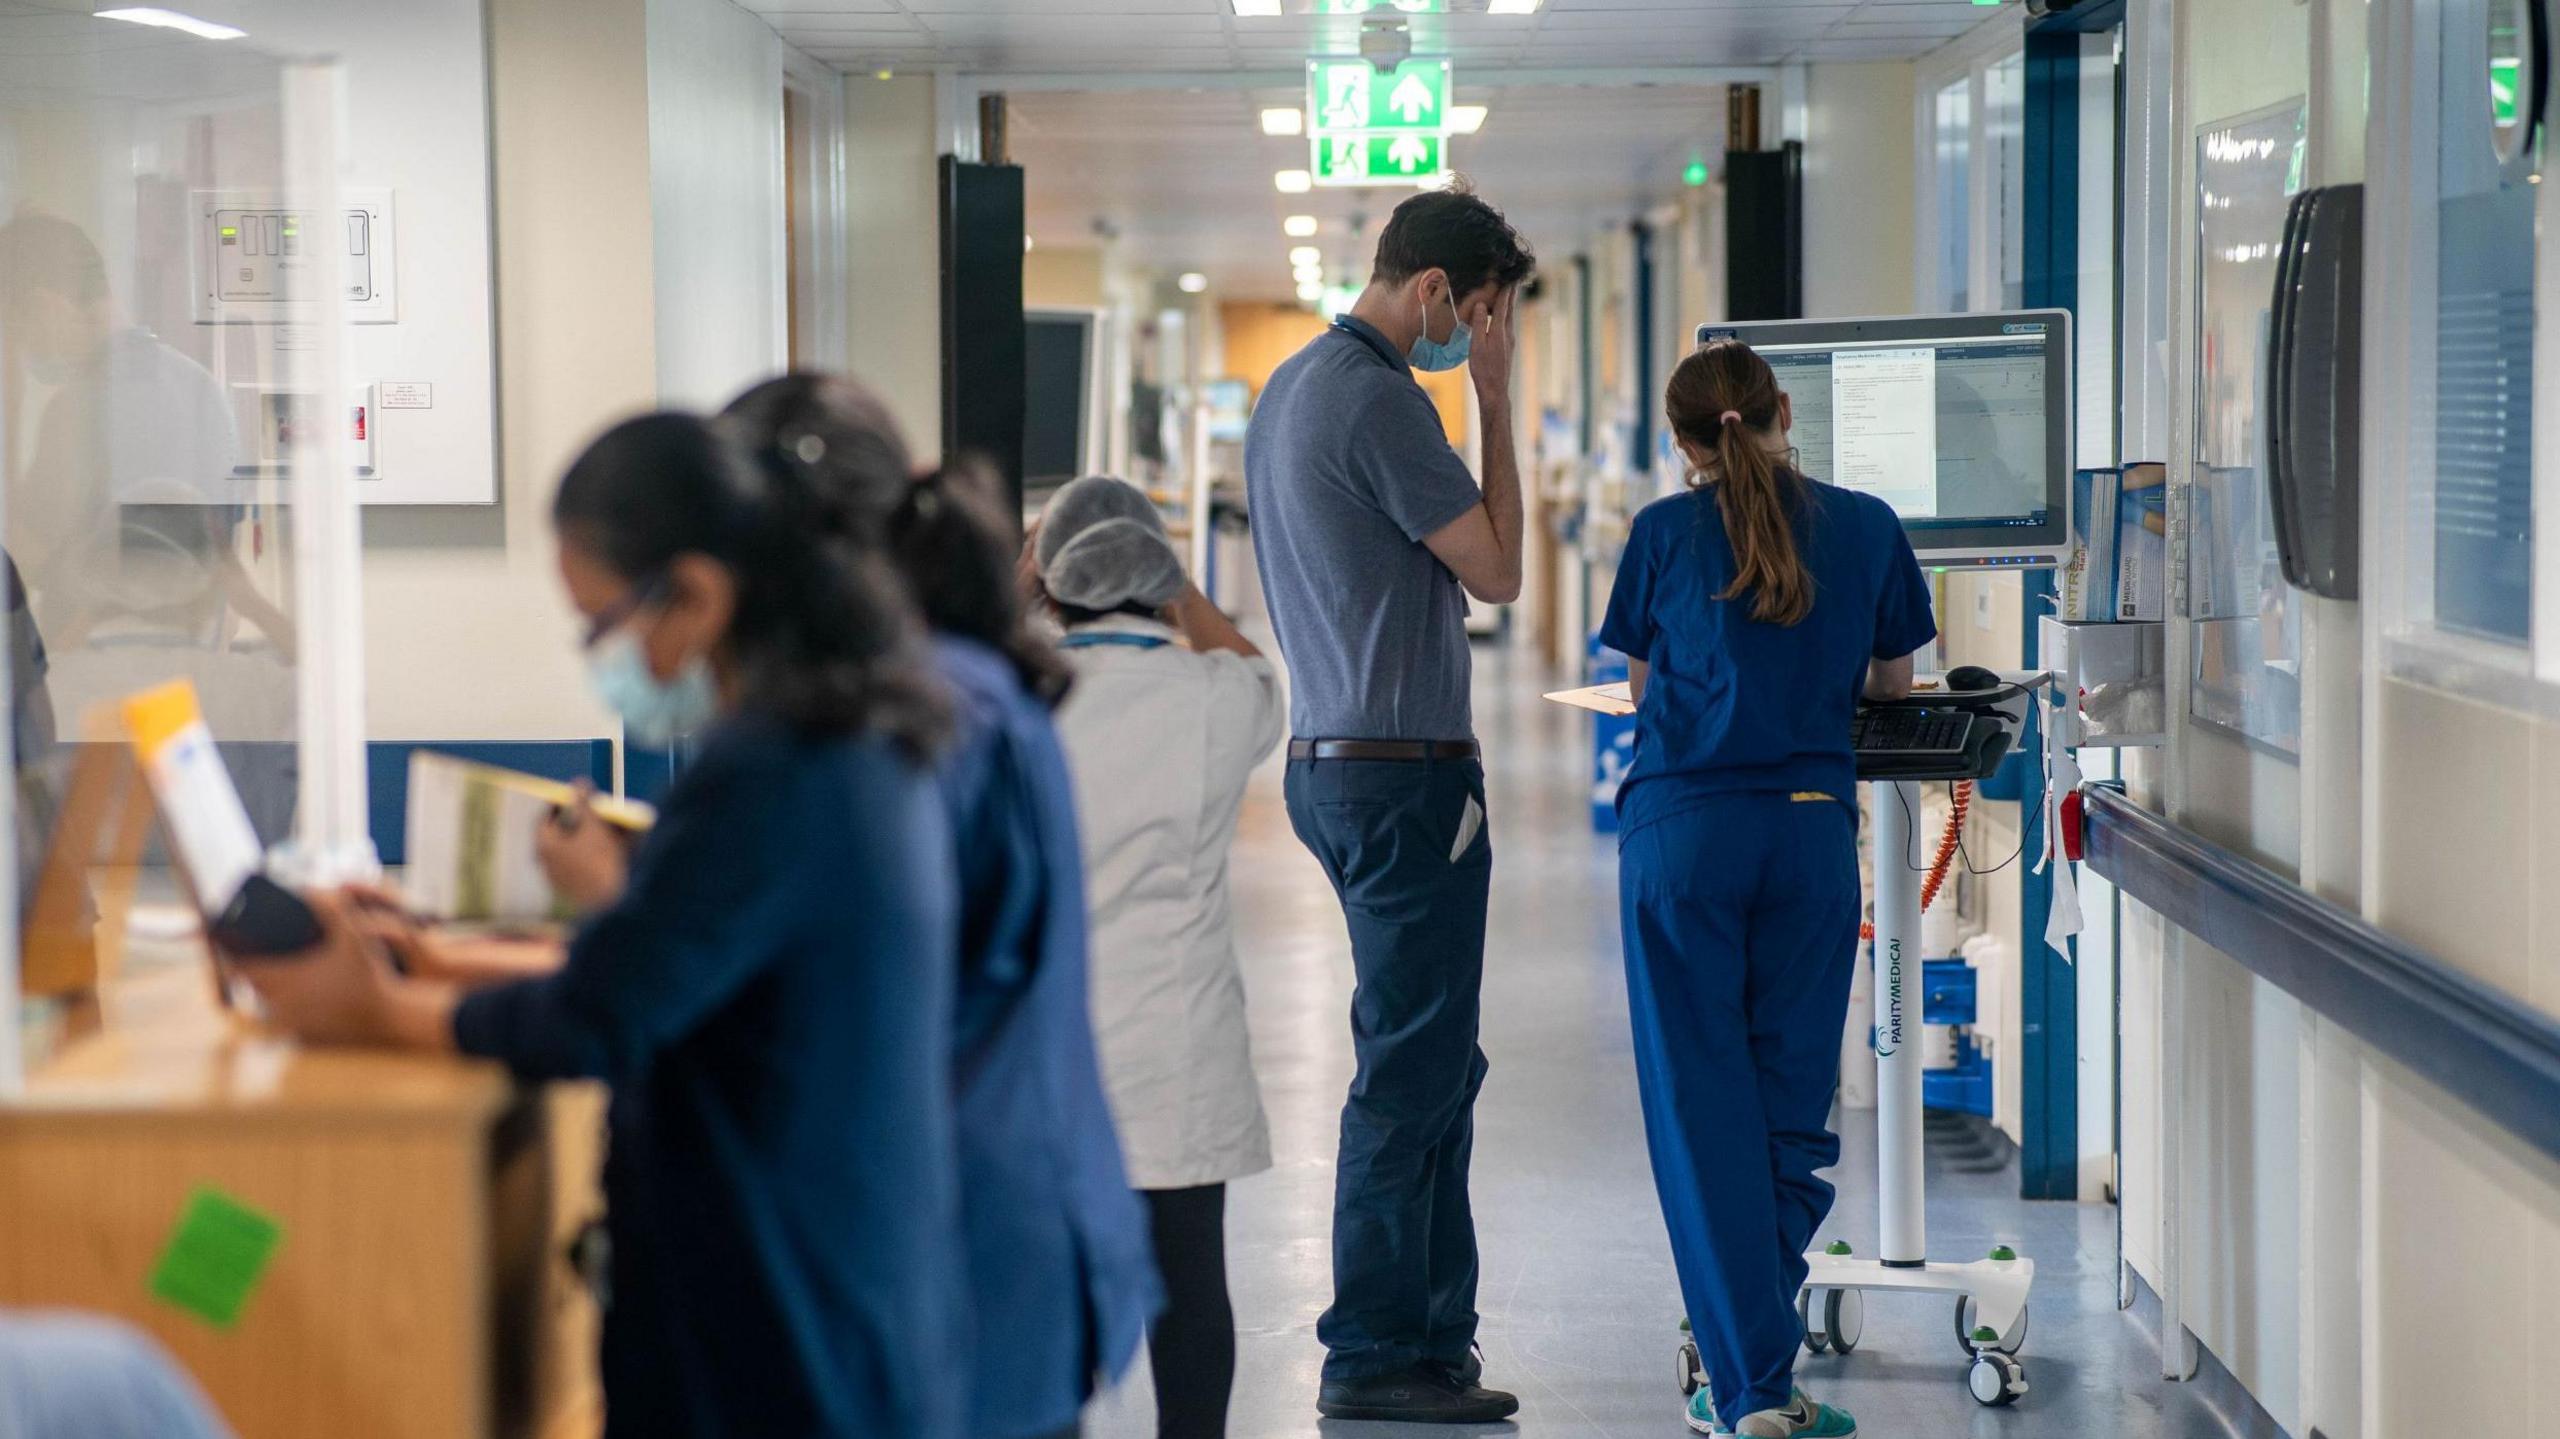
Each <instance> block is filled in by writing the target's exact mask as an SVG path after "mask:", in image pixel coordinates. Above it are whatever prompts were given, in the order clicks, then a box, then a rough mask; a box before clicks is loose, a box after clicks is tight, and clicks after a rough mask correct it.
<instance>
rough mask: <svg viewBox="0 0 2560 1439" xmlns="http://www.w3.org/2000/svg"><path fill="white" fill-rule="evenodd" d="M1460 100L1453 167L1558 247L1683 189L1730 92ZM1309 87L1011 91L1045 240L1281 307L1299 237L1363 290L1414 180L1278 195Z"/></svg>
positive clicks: (1014, 140) (1035, 215)
mask: <svg viewBox="0 0 2560 1439" xmlns="http://www.w3.org/2000/svg"><path fill="white" fill-rule="evenodd" d="M857 83H859V82H857ZM1460 93H1461V95H1462V97H1463V98H1464V99H1465V100H1466V101H1467V102H1468V103H1475V104H1483V105H1485V106H1487V107H1488V108H1489V110H1490V111H1491V114H1490V116H1489V118H1488V119H1487V120H1486V122H1485V127H1484V130H1483V132H1482V133H1480V134H1477V135H1474V136H1457V137H1453V138H1452V139H1451V140H1450V141H1449V146H1450V156H1451V161H1452V163H1453V164H1454V165H1455V166H1456V167H1457V168H1458V169H1459V170H1461V171H1463V172H1464V173H1465V174H1466V175H1467V176H1468V178H1469V179H1470V180H1472V181H1473V182H1474V183H1475V185H1476V187H1477V189H1478V191H1479V192H1481V193H1482V194H1483V195H1484V196H1485V198H1486V199H1488V200H1490V201H1492V202H1493V203H1494V204H1496V205H1498V206H1500V207H1501V208H1502V210H1503V211H1504V213H1505V214H1507V215H1508V216H1509V217H1510V218H1511V221H1512V223H1513V224H1515V225H1517V226H1518V227H1519V228H1520V230H1521V232H1522V233H1523V234H1525V235H1527V236H1528V237H1529V241H1530V243H1531V244H1532V245H1536V246H1540V247H1541V248H1542V249H1543V250H1545V251H1546V252H1547V253H1548V254H1549V255H1550V257H1551V258H1556V259H1561V258H1562V256H1563V254H1564V253H1565V250H1566V249H1567V248H1568V247H1570V246H1572V245H1574V244H1576V243H1578V242H1579V241H1580V240H1581V239H1582V238H1583V237H1584V236H1586V235H1588V234H1589V233H1590V232H1591V231H1592V230H1593V229H1594V228H1595V227H1596V225H1597V224H1598V223H1599V222H1600V221H1602V220H1604V219H1610V220H1614V219H1623V218H1626V217H1628V216H1631V215H1635V214H1637V213H1640V212H1641V211H1643V210H1646V209H1649V208H1651V207H1652V206H1653V205H1655V204H1657V203H1659V202H1660V201H1661V199H1662V198H1663V197H1664V196H1666V195H1670V194H1674V193H1677V192H1678V190H1679V189H1680V184H1681V180H1680V172H1681V171H1682V170H1683V169H1684V168H1686V166H1687V165H1688V163H1689V161H1690V160H1691V159H1692V158H1695V159H1700V160H1704V161H1706V162H1707V163H1708V164H1710V165H1716V164H1718V162H1719V161H1720V160H1721V158H1722V153H1723V133H1724V107H1725V100H1724V91H1723V89H1722V88H1721V87H1719V86H1657V87H1646V88H1633V87H1630V88H1562V87H1556V86H1484V85H1473V86H1465V87H1463V88H1462V89H1461V92H1460ZM1295 98H1297V97H1296V96H1294V94H1293V92H1290V91H1286V90H1282V91H1269V92H1265V91H1254V90H1222V91H1221V90H1211V91H1192V92H1184V91H1152V92H1147V91H1141V92H1122V93H1103V92H1093V91H1082V92H1065V93H1038V94H1021V95H1015V96H1013V97H1012V98H1011V99H1010V100H1009V101H1008V105H1009V115H1010V118H1009V125H1010V129H1011V142H1010V143H1011V150H1012V154H1011V158H1012V159H1013V160H1014V161H1015V162H1016V163H1018V164H1020V165H1022V166H1023V170H1024V176H1025V181H1026V185H1027V188H1028V191H1029V202H1030V225H1031V235H1032V237H1033V239H1034V240H1036V241H1037V242H1039V243H1040V244H1043V245H1061V246H1070V245H1091V244H1093V243H1094V237H1095V233H1096V231H1097V229H1103V230H1107V231H1108V232H1109V233H1111V234H1112V235H1114V236H1115V237H1116V238H1117V240H1118V242H1119V243H1120V244H1121V245H1122V246H1123V247H1124V250H1123V253H1125V254H1127V255H1128V256H1130V257H1131V258H1132V259H1134V260H1136V261H1137V262H1139V263H1141V264H1146V265H1151V266H1154V267H1156V268H1159V269H1162V270H1165V271H1169V272H1170V271H1181V270H1198V271H1200V272H1202V273H1204V274H1206V275H1208V276H1209V277H1210V279H1211V281H1212V282H1213V284H1214V285H1215V286H1216V289H1217V291H1218V293H1220V294H1221V295H1226V296H1230V297H1233V298H1249V299H1269V300H1285V299H1289V298H1291V297H1292V296H1291V291H1292V289H1293V288H1294V282H1293V281H1292V279H1291V277H1290V272H1289V264H1288V252H1289V250H1290V248H1291V247H1293V246H1298V245H1314V246H1315V247H1316V248H1317V249H1318V250H1320V251H1322V252H1323V254H1324V264H1325V269H1326V271H1327V272H1328V274H1327V278H1328V279H1329V280H1332V281H1334V282H1336V283H1357V282H1358V280H1359V279H1361V278H1365V275H1366V272H1367V267H1368V259H1369V249H1370V246H1371V245H1373V244H1374V243H1375V241H1376V237H1377V226H1378V225H1379V224H1380V223H1381V222H1383V221H1384V220H1385V218H1386V214H1387V212H1388V211H1389V210H1391V209H1393V208H1394V207H1395V204H1396V202H1397V201H1399V200H1402V199H1405V198H1407V197H1408V196H1410V195H1411V194H1412V193H1413V191H1412V190H1411V189H1395V188H1381V189H1363V190H1331V189H1326V190H1318V191H1316V192H1314V193H1313V194H1304V195H1283V194H1281V193H1280V192H1279V191H1278V190H1276V189H1275V188H1273V186H1272V183H1271V177H1272V175H1273V173H1274V172H1275V171H1279V170H1284V169H1290V168H1300V167H1304V166H1305V165H1306V163H1307V142H1306V141H1304V140H1291V139H1274V138H1271V137H1267V136H1265V135H1263V134H1262V132H1261V129H1260V125H1259V118H1258V116H1259V109H1260V107H1261V106H1262V105H1265V104H1270V105H1288V104H1290V103H1292V102H1293V99H1295ZM1295 214H1305V215H1314V216H1316V217H1317V219H1318V220H1319V221H1320V222H1321V223H1322V225H1323V230H1322V232H1321V233H1320V234H1319V235H1318V236H1317V237H1316V238H1315V239H1311V240H1301V239H1290V238H1287V237H1285V236H1283V234H1282V233H1281V228H1280V222H1281V221H1282V219H1284V218H1285V217H1287V216H1289V215H1295ZM1355 220H1361V221H1365V225H1362V226H1360V227H1357V228H1355V225H1354V221H1355Z"/></svg>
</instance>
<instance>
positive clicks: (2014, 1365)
mask: <svg viewBox="0 0 2560 1439" xmlns="http://www.w3.org/2000/svg"><path fill="white" fill-rule="evenodd" d="M1964 1387H1965V1388H1966V1389H1967V1390H1968V1391H1970V1392H1971V1393H1972V1395H1973V1402H1974V1403H1976V1404H1979V1405H1981V1406H1983V1407H1984V1408H1986V1409H1997V1408H1999V1407H2000V1406H2002V1405H2004V1404H2015V1403H2017V1402H2018V1396H2019V1395H2021V1394H2024V1393H2026V1392H2027V1370H2026V1366H2025V1365H2023V1364H2020V1363H2019V1362H2018V1361H2017V1360H2015V1359H2012V1358H2010V1357H2009V1356H2008V1355H2006V1354H2003V1353H2001V1352H2000V1351H1999V1350H1997V1349H1985V1350H1983V1351H1982V1352H1981V1353H1979V1354H1976V1355H1975V1356H1973V1367H1972V1368H1971V1369H1970V1370H1968V1371H1966V1373H1965V1376H1964Z"/></svg>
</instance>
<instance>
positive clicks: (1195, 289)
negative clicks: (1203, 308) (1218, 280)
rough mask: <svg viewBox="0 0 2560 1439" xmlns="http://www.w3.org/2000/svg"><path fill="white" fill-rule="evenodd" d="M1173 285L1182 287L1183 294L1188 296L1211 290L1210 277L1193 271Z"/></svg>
mask: <svg viewBox="0 0 2560 1439" xmlns="http://www.w3.org/2000/svg"><path fill="white" fill-rule="evenodd" d="M1173 283H1174V284H1175V285H1177V286H1179V287H1181V290H1182V293H1184V294H1186V295H1197V294H1199V293H1200V292H1201V291H1203V290H1206V289H1208V288H1209V277H1208V276H1206V275H1203V274H1201V273H1200V272H1199V271H1197V270H1193V271H1191V272H1190V273H1189V274H1186V275H1184V276H1183V277H1182V278H1181V279H1179V280H1176V281H1174V282H1173Z"/></svg>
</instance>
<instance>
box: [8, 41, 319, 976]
mask: <svg viewBox="0 0 2560 1439" xmlns="http://www.w3.org/2000/svg"><path fill="white" fill-rule="evenodd" d="M90 9H91V7H90V6H88V5H86V4H70V3H55V0H34V3H18V4H14V5H10V6H6V7H0V503H4V505H5V508H0V549H5V551H6V556H7V570H8V575H7V582H8V583H7V589H8V601H9V628H10V655H9V660H10V692H11V695H12V699H13V707H12V720H13V722H12V725H11V740H12V757H13V759H14V762H15V763H14V769H13V776H14V781H15V783H14V793H15V798H16V800H17V811H16V823H15V825H14V832H15V837H16V851H17V853H16V862H15V865H14V866H13V869H14V875H15V878H16V881H17V890H18V895H19V899H20V911H21V917H22V921H23V919H24V917H25V915H26V913H27V911H28V910H29V909H30V908H31V907H33V906H34V905H35V904H36V903H37V902H38V898H39V892H40V891H41V890H43V889H44V888H45V886H46V884H47V883H48V882H51V881H50V880H49V877H48V871H47V869H46V862H47V860H48V858H49V857H51V856H52V855H53V853H54V851H55V850H56V849H57V847H67V846H74V845H81V844H89V843H91V842H93V841H102V840H104V839H105V838H106V836H105V835H104V834H102V833H97V832H94V831H91V832H84V833H81V834H73V833H71V832H70V827H69V826H64V825H61V824H60V823H59V821H60V820H61V818H62V815H63V802H64V798H65V795H66V793H67V792H68V791H69V788H70V786H71V785H72V783H73V775H74V773H75V770H76V769H77V768H78V766H79V764H80V762H81V761H82V759H83V757H84V756H87V755H91V754H93V753H95V752H97V750H98V748H99V747H107V748H109V749H112V748H113V747H115V746H120V745H121V744H122V739H121V730H120V727H119V726H118V724H117V722H116V718H115V716H116V706H117V704H118V702H119V701H120V700H122V699H124V698H125V697H127V696H130V695H132V694H134V693H136V692H138V691H141V690H143V689H146V688H149V687H152V686H155V685H159V684H163V683H166V682H169V681H173V680H185V681H188V682H190V683H192V684H193V686H194V687H195V690H196V692H197V694H198V696H199V697H200V701H201V704H202V708H203V712H204V716H205V719H206V721H207V723H208V725H209V727H210V728H211V729H212V731H213V734H214V736H215V738H216V739H217V741H218V742H219V743H220V745H221V748H222V752H223V758H224V759H225V760H226V761H227V762H228V765H229V768H230V770H231V773H232V775H233V777H234V778H235V780H236V782H237V784H238V787H239V789H240V792H241V795H242V798H243V799H244V801H245V802H246V805H247V808H248V811H249V814H250V817H251V819H252V821H253V823H254V824H255V826H256V829H257V831H258V834H259V837H260V838H261V840H263V841H265V842H267V843H270V844H273V843H276V842H279V841H281V840H283V839H285V838H286V837H287V836H288V835H290V834H291V833H292V831H293V828H294V823H295V812H296V804H297V797H298V794H299V792H300V790H301V787H302V786H301V773H300V768H301V767H300V761H299V756H298V753H297V744H296V741H297V739H298V738H299V733H298V731H299V723H298V714H299V712H300V711H299V704H298V700H299V694H298V680H299V678H300V671H301V667H302V664H303V662H304V657H305V653H306V648H307V646H306V637H305V626H304V625H303V624H302V623H301V622H300V620H299V619H298V617H297V616H298V612H299V611H300V609H301V604H302V601H303V600H304V599H305V598H306V597H304V596H301V595H298V594H297V582H296V577H295V569H296V566H295V560H296V554H295V547H296V534H295V527H294V525H293V523H292V518H293V517H292V512H291V511H290V510H289V509H288V507H287V505H286V504H285V500H286V498H287V497H288V495H289V493H290V492H291V490H292V488H293V483H294V482H293V478H292V477H293V475H294V473H295V472H296V470H297V469H298V468H299V469H300V470H301V472H302V473H303V474H304V475H306V476H309V475H313V474H317V473H319V472H320V471H319V467H318V464H317V457H318V456H319V455H320V454H322V453H323V452H324V451H325V452H331V453H339V454H343V453H344V446H343V445H342V444H338V443H335V442H332V441H331V440H330V437H329V436H328V434H327V428H328V427H330V426H338V427H342V428H344V429H346V430H349V431H353V430H355V429H356V428H358V427H361V426H362V425H364V424H365V423H367V420H368V418H369V417H367V416H366V415H364V414H363V413H362V412H361V411H359V410H356V409H354V408H353V407H352V400H351V395H350V393H348V392H347V391H346V390H345V388H344V387H342V386H339V385H335V384H332V383H329V382H328V381H327V380H326V378H325V375H326V373H327V372H326V370H325V368H324V366H326V365H327V364H328V363H329V362H330V360H331V359H332V358H333V357H334V353H335V344H334V339H335V333H334V328H333V327H334V326H335V324H336V322H337V316H338V313H339V310H338V303H337V297H336V294H335V286H336V284H337V279H336V277H337V276H338V275H339V274H340V273H341V270H342V266H343V262H344V257H345V256H346V255H348V254H350V253H361V249H362V244H361V241H362V237H361V235H360V233H359V232H358V231H357V230H356V229H355V228H354V227H353V226H352V224H351V223H350V221H348V220H347V219H343V218H342V219H339V220H332V219H331V218H330V215H331V212H332V210H333V209H334V207H335V203H336V202H335V198H334V196H333V195H322V196H320V197H319V201H318V203H316V204H315V203H312V202H311V200H310V197H309V195H308V193H307V187H304V188H297V187H296V186H295V185H294V184H293V183H292V170H291V167H292V166H293V165H295V164H301V165H304V166H306V167H308V166H309V165H310V164H311V162H312V157H313V155H314V154H320V155H325V154H326V153H327V150H328V143H327V138H326V127H327V126H328V125H329V124H330V123H331V122H330V119H329V117H328V115H327V114H326V107H325V106H313V105H310V104H308V103H307V102H296V108H298V109H300V110H301V111H302V112H303V113H305V114H308V115H310V117H311V120H310V125H309V126H308V127H304V128H303V129H299V130H298V129H297V126H296V124H295V123H294V122H293V121H292V118H291V117H289V115H288V103H289V102H288V100H287V95H288V84H287V82H288V79H289V78H290V76H291V75H292V74H293V73H294V72H293V71H292V70H291V68H290V67H288V66H287V65H285V64H284V63H282V62H280V61H279V60H277V59H276V58H275V57H273V56H271V55H269V54H267V53H264V52H263V51H261V50H260V49H259V48H258V46H257V43H256V41H255V40H254V38H253V37H251V36H248V35H245V34H243V33H242V32H240V31H238V30H235V29H229V28H227V27H224V26H220V25H212V24H207V23H205V22H203V21H194V20H190V21H188V22H187V24H185V25H183V26H182V25H176V24H174V23H172V22H170V21H169V19H168V17H167V15H166V13H165V12H157V11H154V12H137V13H143V14H147V15H150V16H158V17H160V18H158V19H156V20H151V21H149V22H148V23H136V22H127V21H123V20H119V19H115V18H110V17H108V16H103V15H93V14H91V13H89V12H90ZM180 18H184V17H180ZM244 23H246V22H244ZM303 88H304V90H305V92H308V90H309V87H308V86H305V87H303ZM315 129H316V130H317V131H318V134H317V136H316V143H315V135H314V134H313V133H311V132H312V131H313V130H315ZM322 173H326V172H325V171H324V172H322ZM110 850H112V845H109V846H107V847H106V848H105V849H99V850H96V851H94V852H91V853H88V854H86V855H85V856H84V858H85V859H96V858H98V857H99V856H100V855H102V854H105V853H108V852H109V851H110ZM150 857H151V858H152V859H153V861H154V862H155V863H156V862H159V861H160V857H159V856H158V855H157V854H156V853H154V854H152V855H151V856H150ZM86 869H87V865H86V864H85V863H83V864H70V865H67V866H64V867H63V868H62V872H65V873H69V874H72V875H74V876H77V877H80V878H86V877H87V876H86V874H85V871H86ZM161 873H163V874H164V876H165V871H162V872H161ZM143 882H144V883H145V884H146V885H149V884H151V883H153V881H152V879H151V878H150V872H147V871H146V873H145V875H144V881H143ZM159 882H160V883H161V884H162V885H163V886H164V893H166V894H168V895H169V896H170V897H174V889H171V888H167V886H168V880H167V879H166V878H164V879H162V880H161V881H159ZM146 892H147V891H146ZM111 908H112V907H111V906H101V905H99V904H98V903H96V901H95V900H94V898H93V897H91V896H88V895H84V896H82V898H81V901H80V903H79V904H78V905H77V906H76V911H77V912H76V914H75V915H73V916H71V918H72V922H73V923H74V924H76V925H77V926H78V927H79V928H80V929H81V931H82V932H83V933H84V934H87V935H91V936H94V932H95V926H96V924H97V923H98V917H99V916H100V915H101V914H102V913H106V912H108V911H109V910H110V909H111ZM63 918H64V916H63V915H60V914H57V915H55V919H56V920H61V919H63ZM113 918H114V919H115V920H116V921H117V922H120V921H121V916H113ZM56 938H57V939H58V938H59V936H56ZM93 942H94V941H93ZM31 943H32V940H31ZM33 958H34V959H35V960H41V961H43V964H42V965H34V964H31V968H30V972H29V974H28V976H27V980H28V986H27V987H28V992H29V994H30V995H39V994H40V993H41V992H42V991H44V990H45V989H46V988H47V983H46V982H45V981H46V977H45V976H44V975H41V974H38V973H37V972H35V971H36V969H38V968H42V967H44V966H45V965H51V966H54V967H56V968H58V967H59V963H60V956H59V955H58V954H53V955H49V956H48V955H44V954H39V955H35V956H33ZM5 992H6V991H5V990H0V993H5Z"/></svg>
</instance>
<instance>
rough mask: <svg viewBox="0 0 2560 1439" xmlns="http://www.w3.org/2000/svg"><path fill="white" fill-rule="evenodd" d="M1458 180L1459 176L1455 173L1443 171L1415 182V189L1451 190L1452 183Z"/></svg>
mask: <svg viewBox="0 0 2560 1439" xmlns="http://www.w3.org/2000/svg"><path fill="white" fill-rule="evenodd" d="M1457 178H1458V176H1457V173H1456V172H1455V171H1451V170H1443V171H1441V172H1440V173H1439V174H1437V175H1425V176H1423V177H1422V178H1421V179H1419V180H1416V181H1414V182H1413V188H1415V189H1417V190H1446V189H1448V188H1449V186H1450V183H1451V182H1453V181H1455V180H1456V179H1457Z"/></svg>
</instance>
